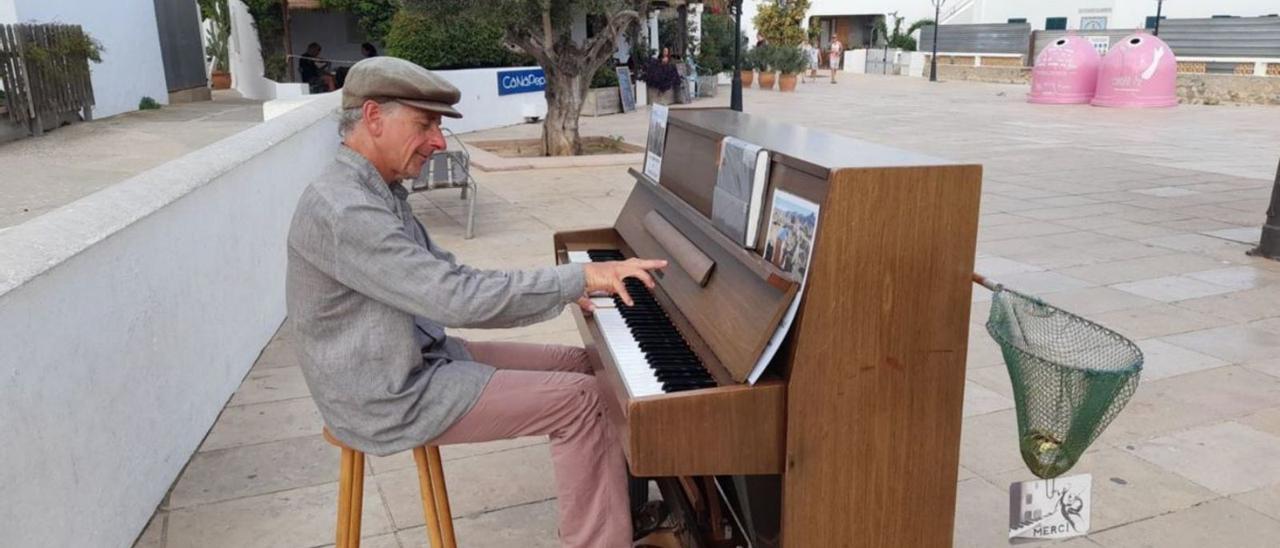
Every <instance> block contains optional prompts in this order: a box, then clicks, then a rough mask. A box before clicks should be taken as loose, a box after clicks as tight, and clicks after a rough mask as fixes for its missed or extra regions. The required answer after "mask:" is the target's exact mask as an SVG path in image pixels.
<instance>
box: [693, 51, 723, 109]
mask: <svg viewBox="0 0 1280 548" xmlns="http://www.w3.org/2000/svg"><path fill="white" fill-rule="evenodd" d="M723 70H724V65H722V64H720V55H719V54H717V53H716V52H715V51H712V49H711V48H709V47H703V48H702V51H700V52H698V96H699V97H715V96H716V88H717V87H718V86H719V85H720V72H721V71H723Z"/></svg>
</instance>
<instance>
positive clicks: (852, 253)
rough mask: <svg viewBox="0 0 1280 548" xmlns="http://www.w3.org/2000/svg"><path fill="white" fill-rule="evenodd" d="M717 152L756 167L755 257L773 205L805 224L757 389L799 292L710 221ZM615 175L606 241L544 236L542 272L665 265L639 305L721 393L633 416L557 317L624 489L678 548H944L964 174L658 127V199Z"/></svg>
mask: <svg viewBox="0 0 1280 548" xmlns="http://www.w3.org/2000/svg"><path fill="white" fill-rule="evenodd" d="M725 136H735V137H738V138H741V139H744V140H746V141H749V142H752V143H755V144H758V145H761V146H763V147H764V148H766V149H768V150H769V151H770V152H771V155H772V158H771V165H770V175H769V186H768V189H767V191H766V200H765V207H764V213H763V214H762V216H761V224H762V226H761V228H760V230H759V231H758V232H759V234H760V236H759V239H758V243H763V240H764V238H765V235H766V232H767V230H766V228H767V223H768V218H769V211H770V206H771V204H772V196H773V193H774V192H775V191H776V190H778V189H782V190H786V191H788V192H790V193H792V194H795V195H798V196H800V197H803V198H805V199H807V200H810V201H812V202H814V203H817V204H819V205H820V208H821V209H820V213H819V219H818V226H817V234H816V239H815V241H814V243H813V251H812V258H811V262H810V267H809V272H808V277H807V282H806V285H805V287H804V290H803V300H802V302H801V306H800V308H799V311H798V313H797V315H796V318H795V322H794V324H793V325H792V328H791V332H790V334H789V336H788V339H787V342H786V344H784V346H783V347H782V350H781V351H779V353H778V356H777V357H776V358H775V359H774V362H773V364H772V365H771V367H770V369H769V372H768V373H767V374H766V375H765V377H764V378H763V379H762V380H760V381H759V382H758V383H756V384H755V385H749V384H747V383H745V382H744V379H745V378H746V375H747V373H748V372H749V371H750V369H751V366H752V365H753V364H754V362H755V360H756V358H757V357H758V356H759V353H760V350H761V349H762V348H763V347H764V344H765V341H767V340H768V338H769V337H770V336H771V335H772V333H773V331H774V330H775V328H776V327H777V325H778V322H779V320H780V319H781V317H782V316H783V313H784V311H785V309H786V307H787V305H788V304H789V303H790V301H791V299H792V297H793V296H794V295H795V293H796V292H797V291H798V290H799V289H800V287H799V284H798V283H797V282H798V280H796V279H794V278H793V277H791V276H789V275H788V274H786V273H784V272H782V271H780V270H779V269H777V268H776V267H774V266H773V265H772V264H769V263H768V262H766V261H764V260H763V258H762V257H760V255H759V253H758V252H757V251H753V250H749V249H744V248H743V247H742V246H740V245H736V244H735V243H734V242H733V241H731V240H730V239H729V238H728V237H726V236H724V235H723V234H721V233H720V232H719V231H718V230H717V229H716V228H715V227H714V226H713V225H712V224H711V221H710V220H709V217H710V212H711V199H712V190H713V187H714V185H715V179H716V171H717V161H718V154H719V148H720V141H721V139H722V138H723V137H725ZM632 175H633V176H634V177H635V178H636V179H637V182H636V185H635V188H634V190H633V191H632V194H631V196H630V197H629V199H628V201H627V203H626V205H625V206H624V208H623V211H622V213H621V214H620V215H619V217H618V220H617V222H616V223H615V225H614V227H612V228H602V229H593V230H580V231H572V232H561V233H559V234H557V235H556V237H555V247H556V254H557V259H558V262H562V263H563V262H567V261H568V252H570V251H580V250H586V249H598V248H612V249H619V250H622V252H623V253H624V254H625V255H627V256H629V257H631V256H639V257H644V258H651V259H667V260H669V261H670V263H671V264H670V265H669V266H668V268H667V269H666V271H665V272H664V273H663V275H662V276H661V277H660V278H659V279H658V280H657V282H658V288H657V289H656V290H655V292H654V293H655V296H656V297H657V299H658V300H659V302H661V303H662V305H663V308H664V309H665V310H666V311H667V312H668V313H669V314H670V316H671V318H672V321H673V323H674V324H675V325H676V326H677V327H678V328H679V330H680V331H681V333H682V334H684V335H686V337H687V338H688V340H689V343H690V346H691V347H693V348H694V350H695V351H696V352H697V354H698V356H699V357H700V358H701V359H702V360H703V362H704V364H705V366H706V368H707V369H708V371H709V372H710V373H711V375H712V376H713V377H714V379H715V381H716V384H717V385H718V386H716V387H714V388H705V389H700V390H692V391H687V392H678V393H673V394H663V395H655V396H644V397H637V398H632V397H630V396H629V395H628V392H627V390H626V389H625V388H624V387H623V385H622V382H621V381H620V379H619V372H618V367H617V364H615V363H613V359H612V357H611V356H610V353H609V352H608V351H606V350H605V349H602V348H599V345H600V344H601V341H603V340H604V339H603V338H602V337H601V332H600V330H599V328H598V326H597V325H596V324H595V322H594V321H593V318H592V317H591V316H584V315H583V314H581V312H579V311H578V310H577V309H576V308H574V309H573V313H574V315H575V316H576V319H577V322H578V325H579V328H580V330H581V331H582V334H583V339H584V343H585V344H586V345H587V346H588V349H589V350H592V352H591V354H592V355H593V357H594V359H595V361H596V363H595V365H596V373H597V376H598V377H599V378H600V381H601V383H602V385H603V386H605V387H606V389H607V390H608V391H611V392H612V393H613V395H614V396H615V397H613V398H606V400H607V401H608V402H609V406H610V413H611V418H612V420H613V421H614V422H615V424H617V426H618V428H619V429H620V432H621V434H622V439H623V445H624V450H625V452H626V454H627V461H628V463H629V465H630V468H631V471H632V473H633V474H635V475H637V476H641V477H655V478H666V479H664V480H663V481H662V482H660V484H661V485H663V487H664V489H663V492H664V495H665V497H666V498H672V497H679V498H682V499H683V500H678V501H673V502H676V503H677V504H676V506H677V508H678V509H682V510H684V511H692V512H693V513H694V514H695V516H694V517H695V518H696V519H701V520H703V523H702V526H701V527H700V528H698V530H697V531H695V532H696V533H697V534H696V535H691V536H693V537H697V538H694V539H693V540H692V541H691V543H695V544H696V543H702V541H706V544H708V545H710V544H717V542H716V541H717V540H723V537H724V535H723V534H722V530H723V527H722V524H721V522H729V521H732V522H733V523H732V525H733V527H734V528H735V529H736V530H737V531H736V533H735V534H736V535H742V536H745V537H746V539H747V540H750V542H751V543H752V545H754V546H758V547H759V546H779V545H781V546H787V547H799V548H809V547H826V546H857V547H871V546H877V547H907V546H910V547H933V546H950V545H951V542H952V528H953V520H954V517H953V516H954V511H955V497H956V476H957V470H958V463H959V451H960V449H959V448H960V425H961V408H962V402H963V392H964V378H965V376H964V370H965V354H966V346H967V340H968V325H969V306H970V297H971V284H970V274H971V272H972V271H973V261H974V252H975V245H976V235H977V228H978V203H979V198H980V190H981V189H980V187H981V167H980V166H974V165H959V164H954V163H950V162H946V161H943V160H939V159H935V158H931V157H927V156H922V155H917V154H912V153H908V152H903V151H900V150H895V149H891V148H888V147H883V146H879V145H874V144H871V143H866V142H862V141H857V140H853V139H849V138H846V137H842V136H838V135H834V134H830V133H825V132H821V131H817V130H811V129H807V128H802V127H797V126H793V125H788V124H781V123H775V122H771V121H768V120H765V119H762V118H760V117H755V116H750V115H746V114H742V113H737V112H733V111H729V110H722V109H684V110H677V109H672V110H671V111H670V117H669V121H668V127H667V138H666V146H665V153H664V157H663V160H662V168H661V176H660V177H659V180H658V181H652V180H650V179H648V178H647V177H645V176H644V175H643V174H641V173H639V172H636V171H634V170H632ZM757 248H758V249H763V246H761V245H758V246H757ZM708 264H710V266H709V267H708V266H707V265H708ZM713 478H714V479H713ZM735 486H736V487H735ZM716 491H721V494H723V495H724V497H725V502H727V503H728V504H727V505H724V506H722V501H720V500H717V498H718V495H717V493H716ZM730 491H731V492H732V496H730V494H729V492H730ZM731 514H732V520H730V519H729V517H727V516H729V515H731ZM707 521H713V522H715V523H706V522H707ZM744 521H745V522H746V523H743V522H744ZM735 542H737V543H739V544H741V545H743V546H745V545H746V544H745V543H743V542H741V538H738V539H735ZM727 545H734V544H733V543H732V542H731V543H728V544H727Z"/></svg>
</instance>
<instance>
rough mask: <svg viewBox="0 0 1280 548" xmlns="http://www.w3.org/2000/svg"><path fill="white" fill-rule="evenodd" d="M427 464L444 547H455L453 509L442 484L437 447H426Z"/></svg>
mask: <svg viewBox="0 0 1280 548" xmlns="http://www.w3.org/2000/svg"><path fill="white" fill-rule="evenodd" d="M427 464H429V465H430V466H431V483H432V486H433V487H434V488H433V489H432V491H434V492H435V496H436V514H437V515H439V516H440V529H441V533H442V536H443V537H444V548H457V546H458V544H457V542H456V540H455V539H454V537H453V510H452V509H450V508H449V489H448V488H447V487H445V484H444V461H443V460H441V459H440V448H439V447H437V446H434V445H432V446H430V447H427Z"/></svg>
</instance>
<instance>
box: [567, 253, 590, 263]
mask: <svg viewBox="0 0 1280 548" xmlns="http://www.w3.org/2000/svg"><path fill="white" fill-rule="evenodd" d="M569 262H571V263H589V262H591V256H590V255H588V254H587V252H586V251H570V252H569Z"/></svg>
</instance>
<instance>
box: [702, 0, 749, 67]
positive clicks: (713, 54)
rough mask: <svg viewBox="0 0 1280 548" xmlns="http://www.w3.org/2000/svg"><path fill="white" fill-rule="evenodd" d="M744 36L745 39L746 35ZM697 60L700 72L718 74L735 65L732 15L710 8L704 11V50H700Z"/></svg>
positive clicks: (744, 49)
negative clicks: (719, 12) (722, 13)
mask: <svg viewBox="0 0 1280 548" xmlns="http://www.w3.org/2000/svg"><path fill="white" fill-rule="evenodd" d="M742 38H743V39H744V40H745V36H744V37H742ZM743 51H744V52H745V51H746V48H745V47H744V48H743ZM697 62H698V73H699V74H716V73H719V72H723V71H725V70H729V69H730V68H731V67H733V18H732V17H729V16H727V15H721V14H718V13H711V12H710V11H709V10H708V11H704V12H703V13H702V51H700V52H698V59H697Z"/></svg>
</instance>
